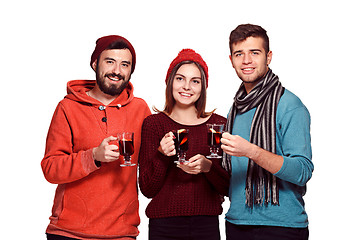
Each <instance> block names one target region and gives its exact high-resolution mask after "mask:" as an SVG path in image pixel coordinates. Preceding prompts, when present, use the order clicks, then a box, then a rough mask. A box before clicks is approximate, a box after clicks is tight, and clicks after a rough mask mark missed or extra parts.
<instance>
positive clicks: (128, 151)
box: [119, 139, 134, 156]
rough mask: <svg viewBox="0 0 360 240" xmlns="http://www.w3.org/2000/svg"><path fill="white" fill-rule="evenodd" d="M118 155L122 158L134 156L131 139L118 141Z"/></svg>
mask: <svg viewBox="0 0 360 240" xmlns="http://www.w3.org/2000/svg"><path fill="white" fill-rule="evenodd" d="M119 147H120V149H119V150H120V154H121V155H122V156H130V155H132V154H134V143H133V141H132V140H131V139H121V140H120V141H119Z"/></svg>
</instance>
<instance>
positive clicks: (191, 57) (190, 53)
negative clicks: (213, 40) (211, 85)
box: [165, 48, 209, 88]
mask: <svg viewBox="0 0 360 240" xmlns="http://www.w3.org/2000/svg"><path fill="white" fill-rule="evenodd" d="M183 61H192V62H196V63H198V64H199V65H200V66H201V67H202V69H203V70H204V72H205V78H206V88H207V87H208V78H209V74H208V66H207V65H206V62H205V61H204V60H203V59H202V57H201V56H200V54H198V53H196V52H195V51H194V50H192V49H189V48H187V49H183V50H181V51H180V52H179V54H178V55H177V57H176V58H175V59H174V60H173V61H172V62H171V63H170V67H169V69H168V71H167V74H166V79H165V82H166V83H167V81H168V78H169V76H170V73H171V71H172V70H173V69H174V67H175V66H176V65H178V64H179V63H181V62H183Z"/></svg>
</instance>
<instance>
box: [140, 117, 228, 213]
mask: <svg viewBox="0 0 360 240" xmlns="http://www.w3.org/2000/svg"><path fill="white" fill-rule="evenodd" d="M207 123H224V124H225V123H226V119H225V118H224V117H222V116H220V115H217V114H212V116H211V117H210V118H209V119H208V120H207V121H206V122H205V123H202V124H199V125H190V126H189V125H183V124H179V123H177V122H176V121H174V120H172V119H171V118H170V117H168V116H167V115H166V114H164V113H158V114H154V115H151V116H149V117H147V118H146V119H145V120H144V123H143V127H142V136H141V137H142V140H141V141H142V142H141V148H140V156H139V186H140V189H141V191H142V193H143V194H144V195H145V196H146V197H148V198H152V200H151V201H150V203H149V205H148V206H147V208H146V215H147V216H148V217H149V218H164V217H177V216H197V215H213V216H216V215H220V214H221V213H222V206H221V204H222V202H223V196H224V195H227V194H228V187H229V174H228V173H227V172H226V171H225V170H224V169H223V168H222V167H221V163H220V159H212V166H211V169H210V171H209V172H208V173H200V174H197V175H192V174H188V173H186V172H184V171H183V170H181V169H180V168H178V167H176V164H175V163H174V161H175V160H176V159H177V157H176V156H172V157H168V156H165V155H163V154H162V153H160V152H159V151H158V147H159V146H160V141H161V139H162V138H163V137H164V135H165V134H166V133H168V132H169V131H171V130H177V129H182V128H187V129H189V138H188V139H189V140H188V141H189V148H188V151H187V153H186V159H189V158H191V157H192V156H195V155H197V154H201V155H203V156H207V155H209V154H210V151H209V146H208V145H207V127H206V124H207Z"/></svg>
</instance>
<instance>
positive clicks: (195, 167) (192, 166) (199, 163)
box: [177, 154, 212, 174]
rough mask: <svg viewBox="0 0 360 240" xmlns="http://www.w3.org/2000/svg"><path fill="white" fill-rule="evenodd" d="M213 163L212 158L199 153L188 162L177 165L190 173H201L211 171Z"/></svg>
mask: <svg viewBox="0 0 360 240" xmlns="http://www.w3.org/2000/svg"><path fill="white" fill-rule="evenodd" d="M211 165H212V161H211V160H209V159H207V158H206V157H204V156H203V155H200V154H197V155H195V156H193V157H192V158H190V159H189V162H187V163H178V164H177V167H179V168H181V169H182V170H183V171H184V172H186V173H189V174H199V173H202V172H209V171H210V168H211Z"/></svg>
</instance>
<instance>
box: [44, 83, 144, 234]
mask: <svg viewBox="0 0 360 240" xmlns="http://www.w3.org/2000/svg"><path fill="white" fill-rule="evenodd" d="M94 86H95V81H85V80H76V81H70V82H68V85H67V90H68V95H67V96H66V97H65V98H64V99H63V100H62V101H61V102H60V103H59V104H58V106H57V108H56V110H55V113H54V115H53V119H52V121H51V125H50V128H49V132H48V137H47V141H46V150H45V156H44V159H43V160H42V162H41V167H42V170H43V172H44V175H45V178H46V179H47V180H48V181H49V182H51V183H55V184H58V187H57V190H56V193H55V199H54V205H53V209H52V216H51V217H50V224H49V226H48V228H47V230H46V232H47V233H51V234H57V235H63V236H67V237H73V238H78V239H122V237H124V236H137V235H138V229H137V226H138V225H139V223H140V219H139V214H138V205H139V202H138V195H137V184H136V183H137V168H136V167H120V166H119V165H120V160H119V161H115V162H112V163H102V165H101V167H97V166H96V165H95V163H94V159H93V157H92V148H94V147H97V146H98V145H99V144H100V143H101V142H102V140H103V139H104V138H106V137H109V136H116V133H118V132H120V131H123V130H127V131H133V132H134V134H135V153H134V155H133V157H132V161H133V162H135V163H136V162H137V160H138V153H139V148H140V140H141V137H140V134H141V125H142V122H143V120H144V118H145V117H146V116H148V115H150V110H149V108H148V106H147V104H146V103H145V102H144V101H143V100H142V99H140V98H136V97H134V96H133V87H132V85H131V84H130V83H129V85H128V87H127V88H126V89H125V90H124V91H123V92H122V94H121V95H120V96H119V97H118V98H116V99H115V100H114V101H113V102H112V103H110V104H109V105H108V106H106V107H105V109H103V106H102V104H101V103H100V102H98V101H97V100H95V99H93V98H91V97H89V96H88V95H87V94H86V91H89V90H90V89H92V88H93V87H94ZM113 144H117V143H116V142H114V143H113ZM122 160H123V159H122V158H121V161H122Z"/></svg>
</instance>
